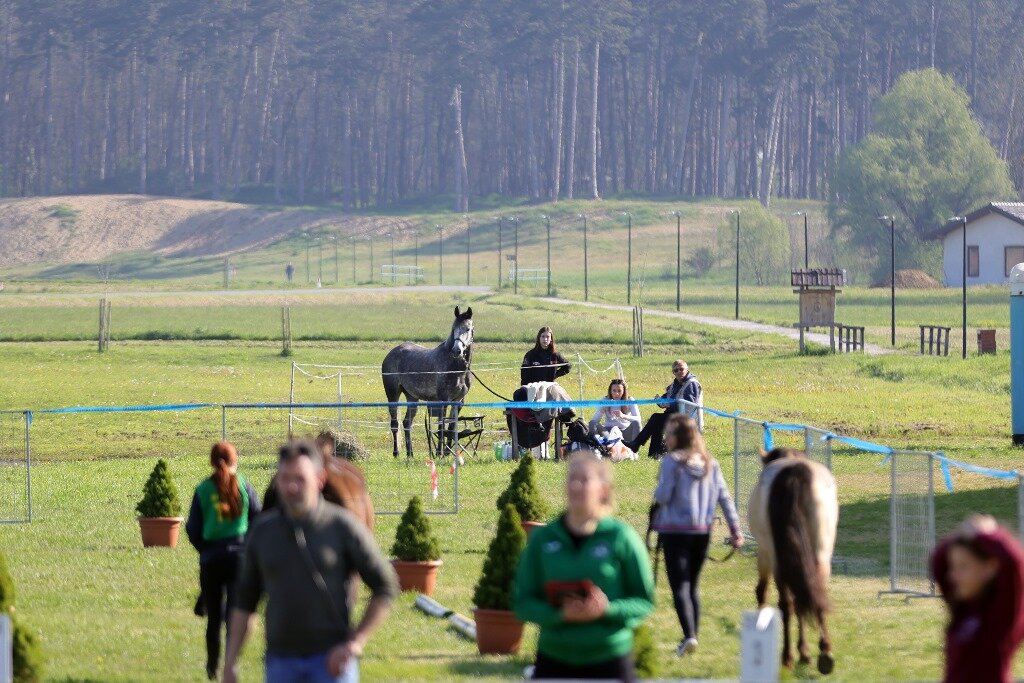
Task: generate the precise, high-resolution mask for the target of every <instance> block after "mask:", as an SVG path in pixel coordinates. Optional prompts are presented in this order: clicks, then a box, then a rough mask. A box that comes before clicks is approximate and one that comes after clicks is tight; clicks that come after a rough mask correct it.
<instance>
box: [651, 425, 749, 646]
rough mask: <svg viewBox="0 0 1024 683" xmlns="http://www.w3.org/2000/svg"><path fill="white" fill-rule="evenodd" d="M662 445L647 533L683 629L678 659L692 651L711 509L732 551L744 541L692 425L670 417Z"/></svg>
mask: <svg viewBox="0 0 1024 683" xmlns="http://www.w3.org/2000/svg"><path fill="white" fill-rule="evenodd" d="M664 439H665V448H666V451H667V452H666V453H665V455H663V456H662V457H661V464H660V466H659V468H658V485H657V487H655V489H654V500H655V502H656V503H657V504H658V508H657V512H655V515H654V520H653V524H652V527H653V528H654V530H655V531H657V532H658V538H659V539H660V541H661V543H662V546H663V547H664V549H665V573H666V574H668V583H669V588H670V589H671V591H672V601H673V603H674V605H675V608H676V616H677V617H678V618H679V625H680V626H681V627H682V629H683V640H682V642H680V643H679V647H678V648H676V654H677V655H678V656H680V657H682V656H683V655H686V654H689V653H691V652H693V651H694V650H696V649H697V631H698V629H699V628H700V596H699V595H698V593H697V586H698V583H699V581H700V570H701V568H702V567H703V566H704V559H705V558H706V557H707V552H708V543H709V542H710V540H711V527H712V525H713V524H714V522H715V507H716V506H721V508H722V512H723V513H724V514H725V519H726V521H727V522H728V524H729V532H730V534H731V536H732V544H733V546H735V547H737V548H738V547H740V546H741V545H743V535H742V534H741V533H740V524H739V516H738V515H737V514H736V506H735V505H733V502H732V498H731V497H730V496H729V488H728V487H727V486H726V485H725V478H724V477H723V476H722V468H721V467H720V466H719V465H718V461H717V460H715V459H714V458H713V457H712V456H711V454H710V453H709V452H708V450H707V448H706V447H705V446H704V439H703V437H701V435H700V430H699V429H698V428H697V422H696V421H695V420H694V419H693V418H690V417H687V416H685V415H683V414H681V413H675V414H673V415H671V416H669V418H668V422H667V424H666V425H665V437H664Z"/></svg>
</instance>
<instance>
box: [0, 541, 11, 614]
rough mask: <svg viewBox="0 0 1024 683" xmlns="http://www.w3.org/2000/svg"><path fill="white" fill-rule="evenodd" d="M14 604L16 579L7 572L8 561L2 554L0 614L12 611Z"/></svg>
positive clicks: (0, 563) (0, 558) (0, 561)
mask: <svg viewBox="0 0 1024 683" xmlns="http://www.w3.org/2000/svg"><path fill="white" fill-rule="evenodd" d="M13 604H14V579H12V578H11V573H10V572H9V571H7V560H5V559H4V556H3V553H0V612H7V611H10V609H11V605H13Z"/></svg>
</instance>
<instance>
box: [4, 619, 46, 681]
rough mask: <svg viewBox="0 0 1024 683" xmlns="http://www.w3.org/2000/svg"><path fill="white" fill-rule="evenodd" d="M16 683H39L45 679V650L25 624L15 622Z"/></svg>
mask: <svg viewBox="0 0 1024 683" xmlns="http://www.w3.org/2000/svg"><path fill="white" fill-rule="evenodd" d="M12 635H13V636H14V639H13V640H14V642H13V650H14V652H13V655H14V683H38V681H41V680H43V663H44V662H43V650H42V648H41V647H40V645H39V639H38V638H36V635H35V634H34V633H33V632H32V631H30V630H29V628H28V627H27V626H25V625H24V624H22V623H20V622H18V621H15V622H14V633H13V634H12Z"/></svg>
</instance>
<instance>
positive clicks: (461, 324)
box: [449, 306, 473, 360]
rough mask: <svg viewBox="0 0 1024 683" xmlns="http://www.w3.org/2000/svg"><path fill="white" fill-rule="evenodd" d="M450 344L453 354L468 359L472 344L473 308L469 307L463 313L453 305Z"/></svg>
mask: <svg viewBox="0 0 1024 683" xmlns="http://www.w3.org/2000/svg"><path fill="white" fill-rule="evenodd" d="M450 339H451V345H450V346H449V349H450V350H451V352H452V355H453V356H461V357H462V358H464V359H467V360H468V359H469V352H470V347H471V346H473V308H472V307H469V308H467V309H466V312H465V313H461V312H459V307H458V306H456V307H455V322H453V323H452V334H451V337H450Z"/></svg>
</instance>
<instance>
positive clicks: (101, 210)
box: [0, 195, 409, 267]
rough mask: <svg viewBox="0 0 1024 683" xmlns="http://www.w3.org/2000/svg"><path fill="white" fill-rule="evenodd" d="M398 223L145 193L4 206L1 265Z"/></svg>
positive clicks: (217, 250)
mask: <svg viewBox="0 0 1024 683" xmlns="http://www.w3.org/2000/svg"><path fill="white" fill-rule="evenodd" d="M408 223H409V221H407V220H405V219H403V218H395V217H375V216H374V217H366V216H345V215H343V214H342V213H341V212H339V211H314V210H298V209H289V210H273V209H267V208H266V207H256V206H251V205H246V204H234V203H229V202H216V201H205V200H196V199H177V198H164V197H150V196H142V195H74V196H62V197H31V198H26V199H6V200H3V201H0V242H2V244H3V245H4V248H3V249H2V250H0V267H2V266H17V265H26V264H31V263H81V262H90V261H91V262H95V261H100V260H103V259H105V258H107V257H110V256H113V255H115V254H120V253H124V252H132V251H147V252H152V253H158V254H162V255H164V256H211V255H218V254H230V253H236V252H240V251H247V250H251V249H254V248H259V247H262V246H266V245H267V244H269V243H271V242H274V241H275V240H277V239H279V238H281V237H283V236H285V235H287V234H289V233H294V232H297V231H301V230H309V229H315V228H318V227H321V226H327V225H331V226H340V227H341V232H342V233H343V234H349V235H368V234H379V233H384V232H387V231H388V230H396V231H402V230H403V229H404V228H406V226H407V224H408Z"/></svg>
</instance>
